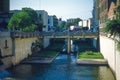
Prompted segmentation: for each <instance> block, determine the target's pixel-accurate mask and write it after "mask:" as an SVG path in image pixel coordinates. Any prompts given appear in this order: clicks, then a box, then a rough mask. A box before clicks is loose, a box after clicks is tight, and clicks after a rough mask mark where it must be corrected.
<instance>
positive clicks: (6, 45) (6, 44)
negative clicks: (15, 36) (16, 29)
mask: <svg viewBox="0 0 120 80" xmlns="http://www.w3.org/2000/svg"><path fill="white" fill-rule="evenodd" d="M5 48H8V43H7V40H5Z"/></svg>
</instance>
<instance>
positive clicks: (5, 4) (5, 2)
mask: <svg viewBox="0 0 120 80" xmlns="http://www.w3.org/2000/svg"><path fill="white" fill-rule="evenodd" d="M9 6H10V1H9V0H0V13H8V12H9V8H10V7H9Z"/></svg>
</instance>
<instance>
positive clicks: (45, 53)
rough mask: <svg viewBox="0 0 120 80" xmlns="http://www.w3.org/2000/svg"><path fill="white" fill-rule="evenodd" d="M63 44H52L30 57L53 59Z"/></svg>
mask: <svg viewBox="0 0 120 80" xmlns="http://www.w3.org/2000/svg"><path fill="white" fill-rule="evenodd" d="M63 44H64V43H54V44H51V45H49V46H48V47H47V48H46V49H44V50H42V51H40V52H38V53H33V54H32V55H31V57H41V58H54V57H55V56H56V55H57V54H58V52H60V50H61V48H62V46H63Z"/></svg>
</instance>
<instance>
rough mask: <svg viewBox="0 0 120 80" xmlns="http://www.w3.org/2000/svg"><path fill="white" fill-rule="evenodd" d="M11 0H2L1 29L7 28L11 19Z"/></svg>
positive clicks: (0, 3)
mask: <svg viewBox="0 0 120 80" xmlns="http://www.w3.org/2000/svg"><path fill="white" fill-rule="evenodd" d="M9 3H10V1H9V0H0V31H4V30H7V24H8V20H9Z"/></svg>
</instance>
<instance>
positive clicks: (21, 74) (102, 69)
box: [6, 54, 115, 80]
mask: <svg viewBox="0 0 120 80" xmlns="http://www.w3.org/2000/svg"><path fill="white" fill-rule="evenodd" d="M6 74H7V75H8V77H9V78H13V80H14V79H15V80H115V79H114V77H113V75H112V73H111V71H110V69H109V68H108V67H107V66H82V65H77V64H76V56H75V55H73V54H71V55H70V56H69V55H67V54H60V55H59V56H58V57H56V59H55V60H54V62H53V63H52V64H20V65H18V66H16V67H14V68H12V69H11V70H9V71H8V72H6Z"/></svg>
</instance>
